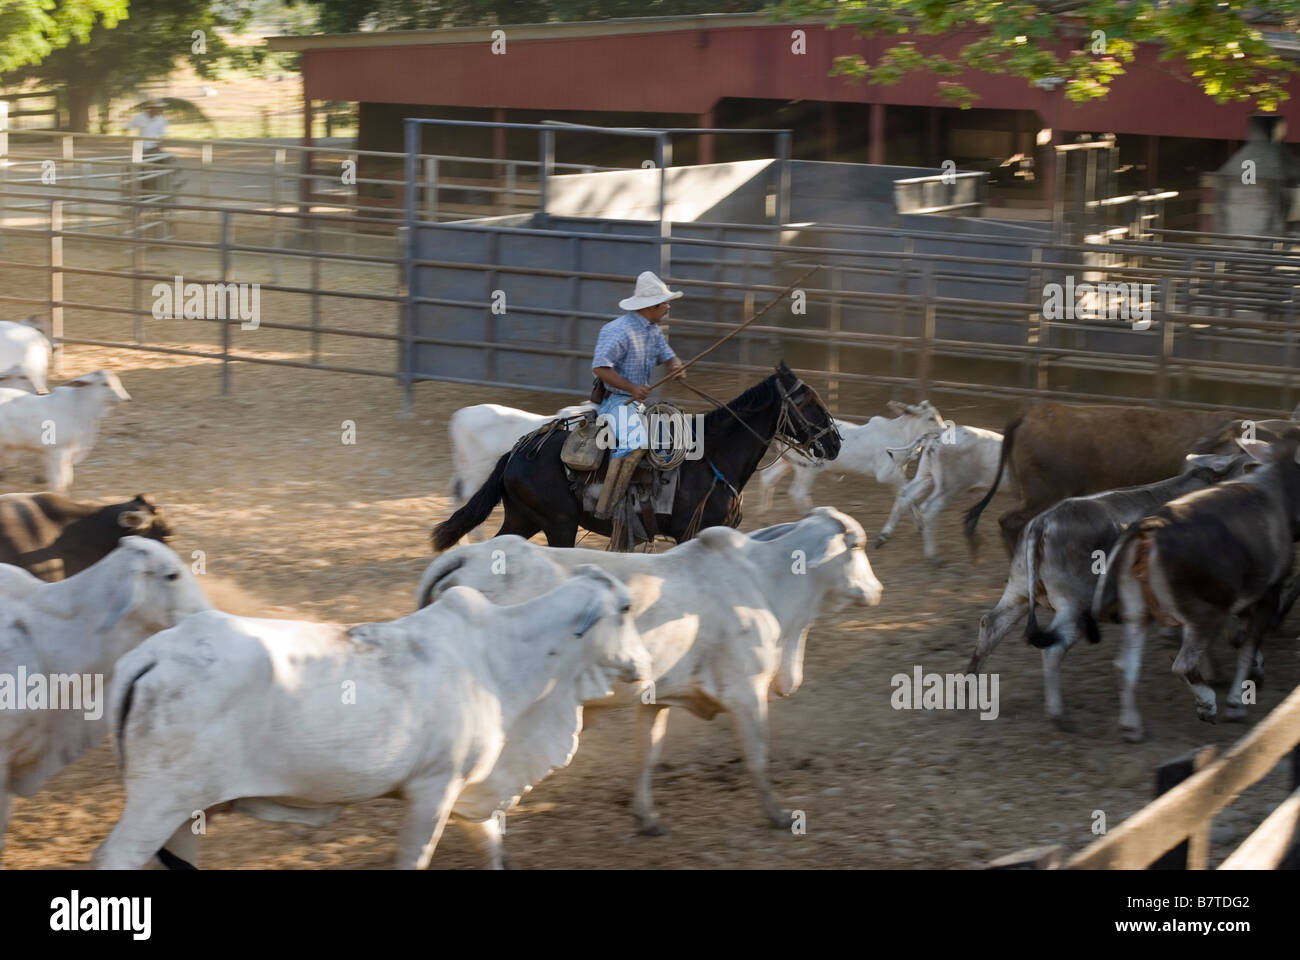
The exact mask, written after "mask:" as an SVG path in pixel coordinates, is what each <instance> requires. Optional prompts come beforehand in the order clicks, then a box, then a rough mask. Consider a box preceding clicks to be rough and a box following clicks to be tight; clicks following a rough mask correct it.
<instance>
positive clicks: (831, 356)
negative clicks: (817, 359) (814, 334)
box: [746, 264, 843, 413]
mask: <svg viewBox="0 0 1300 960" xmlns="http://www.w3.org/2000/svg"><path fill="white" fill-rule="evenodd" d="M830 272H831V311H830V318H829V321H828V323H829V329H828V331H827V332H828V334H829V336H828V338H827V342H826V350H827V354H828V355H827V357H826V365H827V367H829V368H830V369H829V372H830V374H831V379H830V381H829V382H828V383H827V384H826V394H827V396H826V402H827V404H828V405H829V406H830V409H831V413H839V412H840V381H839V380H838V379H836V377H835V374H837V373H839V372H840V326H841V322H842V321H841V317H840V297H839V294H840V291H841V290H842V289H843V280H842V279H841V277H840V268H839V265H838V264H832V265H831V267H830ZM746 316H748V314H746Z"/></svg>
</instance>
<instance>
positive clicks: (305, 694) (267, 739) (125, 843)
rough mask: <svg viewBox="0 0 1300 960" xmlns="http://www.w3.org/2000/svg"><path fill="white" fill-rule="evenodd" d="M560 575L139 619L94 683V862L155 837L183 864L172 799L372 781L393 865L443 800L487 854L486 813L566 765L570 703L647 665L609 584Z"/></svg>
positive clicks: (413, 855) (335, 794)
mask: <svg viewBox="0 0 1300 960" xmlns="http://www.w3.org/2000/svg"><path fill="white" fill-rule="evenodd" d="M574 574H575V575H574V576H573V577H572V578H571V579H569V580H567V581H566V582H564V583H563V584H561V585H559V586H558V587H557V588H556V589H555V590H553V591H551V592H550V593H548V594H546V595H545V596H542V597H538V598H537V599H535V600H532V601H531V602H529V603H523V604H519V605H518V606H514V607H497V606H494V605H493V604H491V603H489V602H488V601H487V600H486V599H484V598H483V597H482V596H481V595H480V594H479V593H478V592H477V591H474V590H471V589H469V588H461V589H458V590H453V591H450V592H449V593H448V594H447V595H446V596H445V597H444V598H443V599H442V600H441V601H440V602H438V603H436V604H434V605H433V606H431V607H429V608H428V609H425V610H420V611H418V612H416V613H414V614H411V615H410V616H408V617H403V618H402V619H400V620H394V621H392V622H390V623H367V624H362V625H360V626H356V627H352V628H351V629H349V628H347V627H344V626H341V625H338V624H322V623H301V622H296V621H292V620H252V619H247V618H244V617H235V616H231V615H229V614H225V613H220V612H217V611H213V612H212V613H206V614H202V615H200V616H197V617H192V618H191V619H189V620H187V621H185V622H184V623H182V624H181V625H180V626H178V627H176V628H174V629H171V630H168V631H166V632H165V633H160V634H158V635H157V636H155V637H152V638H151V639H150V640H149V641H148V642H147V643H144V644H142V645H141V646H140V647H139V648H137V649H136V650H134V651H132V652H131V653H130V654H129V655H128V656H126V657H123V658H122V661H121V662H120V663H119V664H118V675H117V680H116V682H114V684H113V690H112V694H111V696H110V698H109V702H110V710H111V715H112V718H113V730H114V743H116V744H117V745H118V749H119V758H120V760H121V763H122V767H123V770H124V774H125V780H126V809H125V810H124V811H123V813H122V819H121V820H120V821H119V822H118V824H117V826H116V827H114V828H113V832H112V833H111V834H109V837H108V839H107V840H106V841H104V843H103V845H102V846H101V847H100V848H99V850H98V851H97V852H96V854H95V863H96V865H97V866H99V867H101V868H105V869H115V868H117V869H120V868H138V867H141V866H144V865H145V864H146V863H148V862H149V861H150V860H151V858H152V857H153V855H154V853H155V852H156V851H158V850H159V849H160V848H162V847H163V845H164V843H166V850H167V852H168V853H169V854H172V855H174V856H176V857H180V858H182V859H183V860H186V861H189V862H190V863H191V864H193V863H194V860H195V859H197V842H198V838H197V837H196V836H195V835H194V834H193V833H192V832H191V830H190V817H191V815H192V814H193V812H194V811H196V810H204V809H206V808H209V807H212V806H214V805H216V804H222V803H227V802H231V801H234V803H233V807H234V809H235V810H237V811H239V812H241V813H245V814H248V815H250V816H255V817H259V818H261V819H265V820H289V821H294V822H301V823H309V824H313V825H319V824H322V823H328V822H329V821H331V820H333V819H334V818H335V817H336V816H338V814H339V812H340V811H341V809H342V807H343V806H344V805H346V804H349V803H358V802H360V801H363V800H369V799H372V798H375V797H386V796H392V795H398V796H400V797H402V799H404V800H405V801H406V804H407V809H406V818H405V820H404V822H403V824H402V828H401V834H400V839H399V850H398V864H399V866H401V867H406V868H417V869H424V868H425V867H426V866H428V864H429V860H430V858H431V857H432V856H433V852H434V848H435V847H436V846H437V844H438V840H439V838H440V837H441V835H442V830H443V827H444V826H445V825H446V823H447V820H448V818H449V817H450V816H451V815H452V814H453V813H455V814H456V815H457V816H458V817H463V818H465V819H467V820H471V821H473V820H481V821H486V822H487V823H488V827H487V828H486V829H485V830H484V831H483V834H484V836H485V837H486V838H491V837H496V842H495V844H494V845H493V844H492V843H491V841H490V840H489V847H488V854H489V858H490V859H491V860H492V862H493V865H499V863H500V840H499V835H498V834H497V832H496V827H497V820H496V819H495V818H494V813H495V812H497V811H501V812H504V811H506V810H509V809H510V807H511V806H512V805H513V804H515V803H516V802H517V801H518V800H519V798H520V796H522V795H523V793H524V792H526V791H527V790H528V789H529V788H530V787H531V786H532V785H533V784H534V783H536V782H538V781H539V780H541V779H542V778H543V777H545V776H546V775H547V774H548V773H550V772H551V771H552V770H554V769H556V768H558V767H563V766H565V765H567V764H568V762H569V760H570V759H571V758H572V756H573V753H574V751H575V750H576V749H577V746H578V733H579V732H580V731H581V730H582V704H583V702H584V701H586V700H594V699H599V698H600V697H605V696H609V695H611V692H612V691H611V684H612V683H613V682H614V681H616V680H621V681H623V682H626V683H637V684H639V683H641V682H643V681H644V680H645V679H646V678H647V677H648V676H649V670H650V658H649V655H648V654H647V653H646V650H645V647H644V646H643V645H642V644H641V641H640V638H639V637H638V636H637V634H636V629H635V628H634V626H633V624H632V617H631V615H630V613H629V608H630V601H629V598H628V593H627V589H626V588H625V587H624V586H623V585H622V584H621V583H619V582H618V581H617V580H615V579H614V578H613V577H611V576H610V575H609V574H607V573H604V572H603V571H601V570H600V569H599V568H597V567H592V566H588V567H585V568H582V569H579V570H576V571H574ZM178 744H184V747H183V748H180V747H178ZM173 831H175V834H174V835H173V836H172V837H171V839H170V840H169V839H168V837H169V835H171V834H173Z"/></svg>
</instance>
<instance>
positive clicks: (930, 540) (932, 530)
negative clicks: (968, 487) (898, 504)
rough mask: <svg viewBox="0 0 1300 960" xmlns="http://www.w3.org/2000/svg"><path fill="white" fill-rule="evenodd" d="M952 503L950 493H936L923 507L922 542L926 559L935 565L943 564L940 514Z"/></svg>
mask: <svg viewBox="0 0 1300 960" xmlns="http://www.w3.org/2000/svg"><path fill="white" fill-rule="evenodd" d="M951 502H952V494H951V493H950V492H948V491H944V492H943V493H940V492H939V491H937V490H936V491H935V492H934V495H933V496H931V497H930V499H929V500H927V501H925V505H924V506H923V507H921V542H922V543H923V544H924V549H925V559H927V560H929V561H930V562H931V563H933V564H936V565H937V564H941V563H942V562H943V561H942V560H940V559H939V514H941V513H942V512H943V511H944V508H945V507H947V506H948V504H949V503H951Z"/></svg>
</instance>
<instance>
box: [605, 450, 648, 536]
mask: <svg viewBox="0 0 1300 960" xmlns="http://www.w3.org/2000/svg"><path fill="white" fill-rule="evenodd" d="M644 453H645V450H643V449H640V448H638V449H636V450H633V451H632V452H631V453H629V454H628V455H627V456H626V457H611V458H610V461H609V469H608V470H606V471H605V483H604V485H603V486H602V487H601V488H600V499H599V500H597V501H596V510H595V514H594V516H595V517H596V519H597V520H608V519H609V515H610V513H611V512H612V511H613V509H614V508H615V507H616V506H618V504H619V503H620V502H621V501H622V499H623V495H624V494H625V493H627V487H628V484H630V483H631V482H632V472H633V471H634V470H636V465H637V464H638V463H639V462H640V461H641V457H642V455H643V454H644Z"/></svg>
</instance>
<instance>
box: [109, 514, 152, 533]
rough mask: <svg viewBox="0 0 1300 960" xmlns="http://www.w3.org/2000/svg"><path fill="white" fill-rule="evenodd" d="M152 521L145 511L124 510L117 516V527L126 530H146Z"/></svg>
mask: <svg viewBox="0 0 1300 960" xmlns="http://www.w3.org/2000/svg"><path fill="white" fill-rule="evenodd" d="M152 520H153V516H152V515H150V514H148V513H146V512H145V511H144V510H124V511H123V512H121V513H119V514H118V515H117V525H118V526H119V527H121V528H122V529H124V530H144V529H145V528H146V527H148V526H149V524H150V522H151V521H152Z"/></svg>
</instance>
